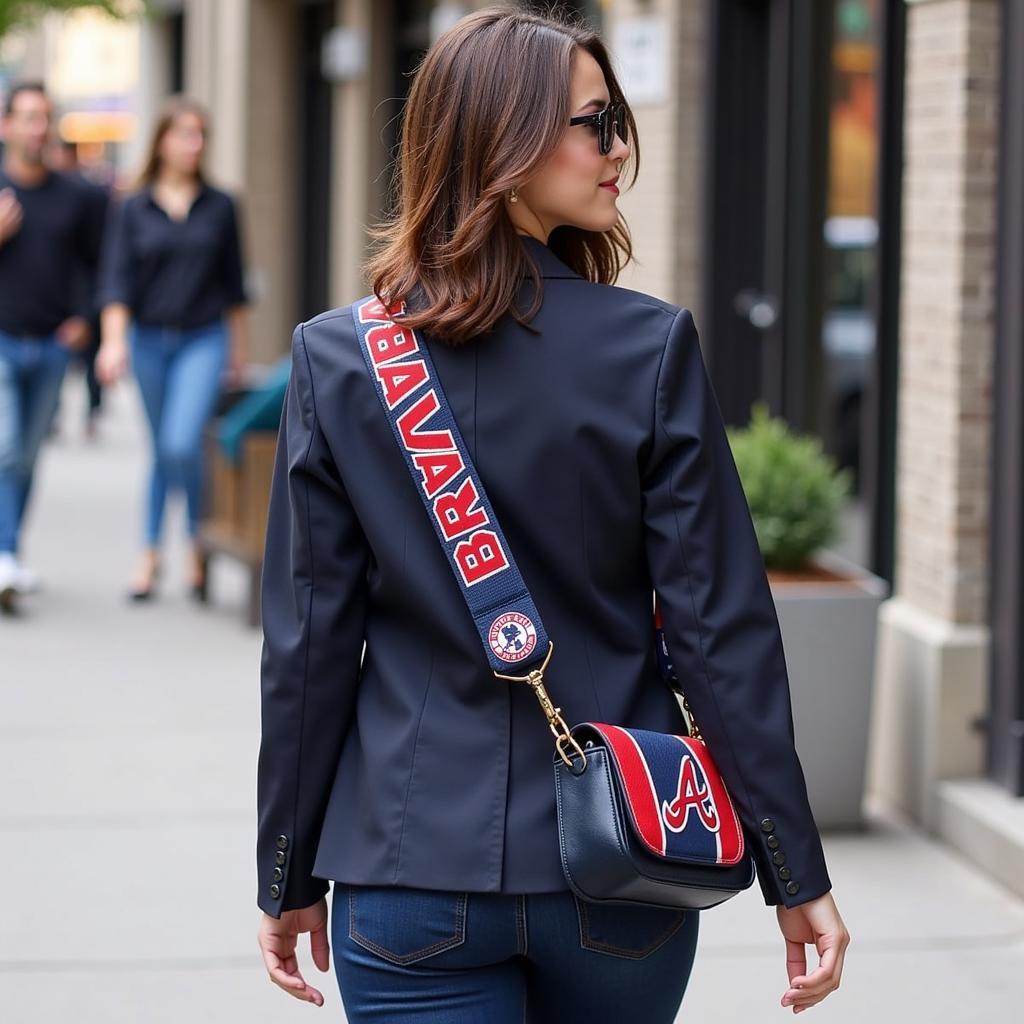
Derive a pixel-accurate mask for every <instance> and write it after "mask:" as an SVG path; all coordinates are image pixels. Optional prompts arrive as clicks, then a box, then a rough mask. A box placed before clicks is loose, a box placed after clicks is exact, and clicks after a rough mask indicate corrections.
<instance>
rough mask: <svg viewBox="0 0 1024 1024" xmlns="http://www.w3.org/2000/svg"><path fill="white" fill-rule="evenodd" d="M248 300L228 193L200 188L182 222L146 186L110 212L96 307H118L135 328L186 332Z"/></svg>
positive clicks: (235, 224) (236, 220)
mask: <svg viewBox="0 0 1024 1024" xmlns="http://www.w3.org/2000/svg"><path fill="white" fill-rule="evenodd" d="M245 301H246V295H245V290H244V287H243V283H242V258H241V245H240V242H239V231H238V218H237V215H236V212H235V204H234V201H233V200H232V198H231V197H230V196H229V195H228V194H227V193H226V192H221V191H220V190H219V189H216V188H213V187H212V186H211V185H208V184H205V183H204V184H202V185H201V186H200V190H199V194H198V195H197V196H196V198H195V200H194V202H193V203H192V206H191V208H190V209H189V212H188V216H187V217H186V218H185V219H184V220H181V221H178V220H174V219H173V218H171V217H169V216H168V215H167V212H166V211H165V210H164V209H163V207H161V206H160V205H158V204H157V202H156V201H155V200H154V199H153V196H152V193H151V191H150V190H149V189H148V188H144V189H142V190H141V191H139V192H136V193H134V194H133V195H131V196H129V197H128V198H127V199H125V200H124V201H123V202H122V203H120V204H118V205H116V206H114V207H113V208H112V210H111V215H110V218H109V221H108V229H107V233H106V236H105V238H104V242H103V261H102V269H101V272H100V304H101V305H106V304H107V303H110V302H122V303H124V304H125V305H126V306H128V308H129V309H130V310H131V312H132V316H133V317H134V318H135V319H136V320H137V321H139V322H140V323H144V324H151V325H156V326H162V327H178V328H183V329H189V328H192V327H199V326H201V325H203V324H206V323H209V322H210V321H211V320H216V319H217V318H218V317H220V316H221V315H223V313H224V311H225V310H226V309H227V308H228V307H229V306H234V305H238V304H240V303H243V302H245Z"/></svg>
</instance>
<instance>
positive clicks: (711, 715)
mask: <svg viewBox="0 0 1024 1024" xmlns="http://www.w3.org/2000/svg"><path fill="white" fill-rule="evenodd" d="M635 148H636V125H635V122H634V119H633V115H632V113H631V112H630V111H629V108H628V106H627V105H626V104H625V102H624V98H623V95H622V91H621V89H620V86H619V83H618V82H617V80H616V78H615V75H614V73H613V71H612V68H611V65H610V62H609V58H608V54H607V52H606V50H605V48H604V46H603V44H602V43H601V40H600V39H599V38H598V37H597V36H595V35H593V34H591V33H589V32H586V31H583V30H582V29H579V28H576V27H572V26H569V25H564V24H561V23H559V22H557V21H551V20H547V19H545V18H541V17H538V16H534V15H531V14H527V13H523V12H522V11H521V10H518V9H516V8H511V9H508V8H497V9H487V10H482V11H479V12H476V13H474V14H471V15H469V16H467V17H465V18H463V19H462V20H460V21H459V22H458V23H457V24H456V25H454V26H453V27H452V28H451V29H449V30H448V31H447V32H445V33H444V34H443V35H442V36H441V37H440V38H439V39H438V40H437V41H436V42H435V43H434V45H433V46H432V47H431V49H430V51H429V52H428V53H427V55H426V57H425V59H424V61H423V63H422V64H421V66H420V67H419V68H418V70H417V72H416V76H415V79H414V81H413V84H412V88H411V91H410V94H409V99H408V103H407V105H406V110H405V115H404V122H403V130H402V141H401V152H400V165H399V169H398V171H399V181H398V184H399V193H398V194H399V203H398V208H397V213H396V216H395V218H394V220H393V221H391V222H390V223H388V224H386V225H384V226H383V227H382V228H381V229H380V230H379V231H378V232H377V233H378V235H379V237H380V240H381V242H382V244H381V246H380V248H379V251H378V252H377V253H376V255H375V257H374V258H373V259H372V260H371V262H370V264H369V267H368V271H369V274H368V277H369V280H371V281H372V282H373V285H374V292H375V293H376V295H377V297H378V299H381V300H385V304H388V303H396V302H398V301H399V300H404V301H406V303H407V312H406V313H405V314H403V313H402V312H401V311H400V310H398V309H396V311H395V312H396V322H397V323H399V324H404V325H407V326H408V327H411V328H416V329H418V330H419V332H420V333H421V337H422V342H423V345H424V346H425V347H426V348H428V349H429V351H430V355H431V358H432V361H433V363H434V366H435V367H436V372H437V376H438V378H439V379H440V382H441V384H442V385H443V389H444V391H445V393H446V395H447V397H448V400H449V402H450V404H451V407H452V413H453V415H454V417H455V419H456V421H457V423H458V426H459V429H460V432H461V434H462V437H463V438H464V439H465V442H466V445H467V447H468V451H469V454H470V457H471V458H472V460H473V461H474V463H475V465H476V468H477V471H478V473H479V476H480V479H481V480H482V482H483V484H484V486H485V488H486V490H487V492H488V494H489V497H490V501H491V505H492V506H493V510H494V513H495V515H496V516H497V519H498V521H499V523H500V524H501V527H502V529H503V531H504V534H505V538H506V539H507V542H508V545H509V547H510V548H511V552H512V554H513V556H514V558H515V560H516V562H517V563H518V566H519V568H520V570H521V572H522V575H523V578H524V580H525V581H526V584H527V586H528V588H529V590H530V592H531V594H532V595H533V597H534V599H535V601H536V606H537V608H538V610H539V611H540V613H541V615H542V616H543V619H544V623H545V625H546V627H547V629H548V630H549V632H550V634H551V636H552V638H553V639H554V640H555V641H556V643H557V645H558V650H557V651H555V653H554V658H553V661H552V664H551V666H550V668H549V669H548V671H547V672H546V674H545V683H546V686H547V689H548V691H549V693H550V694H551V697H552V700H553V701H555V702H556V703H558V704H560V705H561V706H563V707H564V708H565V714H566V716H567V717H569V716H571V721H573V722H579V721H600V722H610V723H617V724H623V725H627V726H631V727H636V728H640V729H651V730H657V731H660V732H680V731H682V729H683V724H682V717H681V714H680V711H679V708H678V706H677V704H676V702H675V698H674V697H673V695H672V693H671V692H670V691H669V689H668V687H667V686H666V685H665V684H664V683H663V682H662V680H661V678H660V677H659V674H658V668H657V664H656V655H655V648H654V629H653V619H652V592H653V591H656V592H657V594H658V596H659V600H660V607H661V611H662V617H663V622H664V628H665V635H666V640H667V643H668V646H669V650H670V652H671V658H672V661H673V663H674V666H675V668H676V671H677V673H678V675H679V677H680V679H681V680H682V681H683V684H684V686H685V688H686V691H687V694H688V697H689V700H690V703H691V705H692V707H693V709H694V711H695V713H696V716H697V719H698V721H699V722H700V724H701V729H702V731H703V735H704V737H705V739H706V741H707V744H708V747H709V749H710V750H711V752H712V753H713V755H714V757H715V759H716V763H717V764H718V766H719V768H720V771H721V773H722V776H723V779H724V780H725V783H726V785H727V787H728V789H729V791H730V793H731V794H732V795H733V797H734V800H735V802H736V805H737V809H738V811H739V814H740V816H741V819H742V823H743V826H744V833H745V835H746V841H747V843H748V845H749V847H750V849H751V851H752V854H753V857H754V860H755V863H756V866H757V874H758V879H759V881H760V884H761V890H762V893H763V896H764V899H765V902H766V903H767V904H769V905H772V906H775V907H776V912H777V915H778V922H779V926H780V929H781V931H782V933H783V936H784V938H785V947H784V948H785V954H786V955H785V961H786V969H787V972H788V981H789V984H788V986H787V987H786V988H785V990H784V992H783V993H782V996H781V1002H782V1004H783V1005H784V1006H789V1007H792V1008H793V1010H794V1012H800V1011H801V1010H803V1009H804V1008H806V1007H808V1006H812V1005H814V1004H815V1003H817V1002H819V1001H820V1000H821V999H823V998H824V997H825V996H826V995H827V994H828V993H829V992H831V991H832V990H833V989H834V988H835V987H836V986H837V985H838V983H839V978H840V974H841V971H842V961H843V955H844V952H845V949H846V945H847V942H848V940H849V936H848V933H847V932H846V929H845V927H844V925H843V922H842V920H841V919H840V917H839V914H838V911H837V909H836V905H835V903H834V901H833V899H832V895H831V892H830V889H831V880H830V879H829V876H828V872H827V870H826V866H825V859H824V855H823V852H822V847H821V842H820V839H819V836H818V832H817V829H816V828H815V824H814V820H813V818H812V816H811V811H810V808H809V805H808V801H807V792H806V786H805V783H804V778H803V774H802V772H801V768H800V763H799V759H798V757H797V754H796V751H795V749H794V745H793V722H792V714H791V708H790V698H789V688H788V681H787V676H786V665H785V660H784V657H783V650H782V641H781V636H780V633H779V628H778V622H777V619H776V617H775V609H774V604H773V602H772V597H771V592H770V590H769V587H768V582H767V579H766V576H765V572H764V566H763V561H762V559H761V556H760V552H759V549H758V545H757V539H756V536H755V534H754V529H753V524H752V522H751V519H750V514H749V510H748V508H747V505H746V500H745V498H744V495H743V491H742V487H741V485H740V482H739V477H738V475H737V472H736V468H735V464H734V463H733V461H732V458H731V454H730V449H729V446H728V441H727V439H726V435H725V430H724V426H723V423H722V419H721V416H720V414H719V410H718V406H717V403H716V401H715V398H714V394H713V392H712V390H711V385H710V382H709V379H708V376H707V373H706V370H705V367H704V363H703V361H702V357H701V352H700V346H699V343H698V339H697V334H696V329H695V327H694V323H693V318H692V316H691V315H690V312H689V311H688V310H687V309H685V308H681V307H678V306H674V305H672V304H671V303H668V302H664V301H662V300H660V299H658V298H655V297H653V296H650V295H646V294H644V293H642V292H637V291H630V290H627V289H624V288H616V287H612V285H611V283H612V281H614V279H615V277H616V275H617V273H618V270H619V268H620V266H621V265H622V264H623V263H624V262H625V261H626V260H627V259H628V258H629V256H630V246H629V236H628V233H627V230H626V226H625V224H624V222H623V221H622V218H621V216H620V215H619V212H618V209H617V207H616V197H617V195H618V191H619V190H618V185H617V182H618V181H619V175H620V172H621V170H622V168H623V167H624V165H625V164H626V163H627V161H629V160H630V159H631V157H632V156H633V155H634V152H635ZM634 179H635V174H634ZM401 337H402V335H400V334H399V332H397V331H395V330H390V329H384V331H383V333H381V334H380V335H379V338H378V344H379V345H383V346H385V349H386V344H388V343H386V338H393V339H397V340H395V341H394V344H395V345H396V346H397V345H399V344H405V345H408V339H407V338H406V340H405V341H404V342H402V341H401V340H400V339H401ZM385 361H386V360H385V359H382V360H381V363H382V364H383V363H384V362H385ZM409 366H411V364H409ZM402 372H404V373H405V376H406V377H407V378H408V377H411V376H413V374H412V370H411V369H409V368H408V367H406V366H403V368H402ZM399 379H400V378H399ZM399 386H400V385H399V383H398V380H397V379H396V383H395V387H396V388H397V387H399ZM375 388H376V385H375V383H374V382H373V380H372V379H371V377H370V375H369V373H368V371H367V366H366V363H365V362H364V358H363V353H362V351H361V340H360V338H359V337H358V336H357V334H356V330H355V324H354V322H353V318H352V310H351V307H345V308H342V309H337V310H331V311H329V312H327V313H324V314H322V315H321V316H318V317H316V318H314V319H313V320H311V321H309V322H307V323H304V324H302V325H300V326H299V327H298V328H297V330H296V332H295V337H294V341H293V364H292V375H291V380H290V385H289V390H288V395H287V400H286V407H285V413H284V417H283V420H282V425H281V434H280V439H279V443H278V453H277V463H276V468H275V473H274V481H273V487H272V496H271V504H270V521H269V527H268V534H267V546H266V558H265V562H264V572H263V623H264V637H265V642H264V649H263V675H262V685H263V738H262V744H261V749H260V763H259V776H258V805H259V834H258V841H257V868H258V882H259V890H258V903H259V905H260V907H261V908H262V909H263V910H264V916H263V919H262V923H261V926H260V931H259V940H260V945H261V948H262V950H263V955H264V960H265V963H266V966H267V970H268V972H269V974H270V977H271V979H272V980H273V981H274V982H275V983H276V984H278V985H279V986H280V987H281V988H283V989H284V990H285V991H287V992H289V993H290V994H291V995H293V996H295V997H296V998H298V999H301V1000H306V1001H308V1002H312V1003H315V1004H318V1005H319V1004H322V1002H323V999H322V996H321V994H320V992H319V991H318V990H317V989H316V988H315V987H313V986H312V985H309V984H307V983H306V981H305V979H304V978H303V976H302V973H301V972H300V970H299V967H298V962H297V958H296V945H297V941H296V940H297V936H298V935H299V934H300V933H302V932H307V931H308V932H309V933H310V942H311V949H312V954H313V960H314V962H315V963H316V965H317V966H318V967H319V968H320V969H321V970H326V969H327V968H328V959H329V946H330V945H333V950H334V962H335V969H336V973H337V977H338V981H339V984H340V988H341V994H342V998H343V1000H344V1003H345V1012H346V1015H347V1018H348V1020H349V1021H350V1022H352V1024H360V1022H364V1021H371V1020H372V1021H380V1020H386V1021H388V1022H390V1024H404V1022H411V1021H430V1022H432V1024H451V1022H460V1024H476V1022H480V1024H485V1022H486V1024H520V1022H522V1021H533V1022H555V1021H590V1022H607V1024H613V1022H614V1024H621V1022H622V1021H627V1020H634V1019H635V1020H643V1021H645V1022H651V1024H668V1022H670V1021H672V1020H674V1019H675V1016H676V1013H677V1011H678V1008H679V1004H680V1000H681V999H682V996H683V993H684V990H685V988H686V985H687V981H688V979H689V976H690V969H691V965H692V962H693V958H694V952H695V948H696V942H697V930H698V919H699V914H698V913H696V912H692V911H686V910H678V909H671V908H664V907H660V906H659V907H646V906H643V907H641V906H630V905H608V904H595V903H593V902H591V901H584V900H581V899H579V898H577V897H576V895H575V894H574V893H573V892H572V891H571V890H570V889H569V887H568V885H567V882H566V879H565V876H564V873H563V871H562V867H561V862H560V859H559V842H558V823H557V817H556V808H555V796H554V789H553V780H552V767H551V765H552V744H551V734H550V733H549V731H548V728H547V724H546V722H545V720H544V717H543V716H542V715H541V714H540V712H539V710H538V708H537V706H536V702H535V700H534V697H533V694H532V693H531V692H530V689H529V687H526V686H523V685H522V684H521V683H515V682H512V683H509V682H503V681H502V680H500V679H496V678H495V676H494V674H493V673H492V672H491V671H490V669H489V666H488V661H487V658H486V657H485V656H484V654H483V652H482V649H481V641H480V636H479V634H478V633H477V630H476V627H475V625H474V622H473V619H472V617H471V616H469V615H467V614H466V611H467V609H466V604H465V602H464V599H463V595H462V591H461V589H460V586H459V584H458V583H457V582H456V579H455V577H454V575H453V573H452V571H451V569H450V566H449V565H448V563H447V556H446V555H445V553H444V552H443V550H442V549H441V548H440V545H439V544H438V539H437V536H436V534H435V532H434V529H433V526H432V524H431V522H430V521H429V520H428V517H427V515H425V514H424V507H423V502H422V500H421V497H422V496H421V495H420V494H418V493H417V486H416V484H415V482H414V481H412V480H411V479H410V476H409V472H408V470H407V468H406V465H405V462H404V459H403V456H402V454H401V453H400V452H399V451H398V450H397V446H396V443H395V437H394V436H393V434H392V431H391V427H390V424H389V422H388V419H387V418H386V417H385V416H384V414H383V410H382V409H381V407H380V403H379V401H378V396H377V392H376V390H375ZM428 397H429V396H428V395H426V394H425V395H423V396H422V398H423V400H424V402H425V401H426V400H427V399H428ZM409 401H410V402H412V399H411V398H410V399H409ZM420 404H423V403H422V402H421V403H420ZM421 426H422V429H424V430H427V431H431V430H435V431H440V429H441V426H442V424H441V423H439V422H436V421H435V420H430V419H428V420H426V421H425V423H424V424H422V425H421ZM421 472H423V474H424V481H425V482H427V481H428V480H432V479H433V478H432V477H430V476H429V475H428V473H427V471H426V470H425V469H422V470H421ZM438 500H440V499H438ZM449 511H450V507H449ZM478 511H479V510H477V512H478ZM464 514H466V515H467V516H469V514H470V513H469V511H466V510H464ZM456 518H457V517H456ZM456 525H458V523H456ZM481 529H482V527H481ZM458 535H459V533H458V531H456V536H458ZM328 880H334V882H335V887H334V894H333V921H332V936H331V942H330V943H329V940H328V929H327V902H326V899H325V894H326V892H327V890H328V888H329V882H328ZM806 943H814V944H815V945H816V947H817V949H818V952H819V953H820V954H821V962H820V963H819V964H818V965H817V966H816V967H815V968H814V969H813V970H812V971H810V972H808V971H807V967H806V962H805V950H804V946H805V944H806ZM780 967H781V965H780Z"/></svg>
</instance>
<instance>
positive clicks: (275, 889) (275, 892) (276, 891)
mask: <svg viewBox="0 0 1024 1024" xmlns="http://www.w3.org/2000/svg"><path fill="white" fill-rule="evenodd" d="M789 884H790V885H792V884H793V883H792V882H790V883H789ZM270 895H271V896H273V897H274V899H275V900H276V899H277V897H278V896H280V895H281V886H279V885H278V884H277V882H275V883H274V884H273V885H272V886H271V887H270Z"/></svg>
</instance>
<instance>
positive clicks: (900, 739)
mask: <svg viewBox="0 0 1024 1024" xmlns="http://www.w3.org/2000/svg"><path fill="white" fill-rule="evenodd" d="M907 16H908V18H907V54H906V87H905V88H906V109H905V167H904V180H903V210H904V214H903V217H904V220H903V266H902V296H901V310H900V366H899V399H898V417H897V418H898V431H899V434H898V447H897V467H896V474H897V483H896V509H897V512H896V566H895V579H894V587H893V597H892V598H890V599H889V600H888V601H887V602H885V604H884V605H883V606H882V610H881V613H880V620H879V635H878V654H877V672H876V682H877V699H876V702H875V722H874V726H873V750H872V759H871V769H870V785H871V788H872V789H873V790H874V791H875V792H877V793H878V794H880V795H882V796H883V797H885V798H887V799H889V800H890V801H893V802H895V803H896V804H897V805H899V806H900V807H902V808H903V809H904V810H905V811H907V812H909V814H910V815H911V816H912V817H913V818H915V819H917V820H918V821H919V822H921V823H922V824H923V825H925V826H926V827H927V828H929V829H931V830H933V831H934V830H937V829H938V827H939V820H938V819H939V802H938V787H939V784H940V783H941V781H942V780H944V779H950V778H957V777H963V776H972V775H978V774H980V773H981V772H982V770H983V758H984V738H983V735H982V734H981V733H980V732H979V731H977V729H975V728H974V727H973V722H974V721H975V719H976V718H977V717H978V716H980V715H981V714H982V713H983V712H984V709H985V707H986V703H987V689H988V645H989V630H988V626H987V624H986V616H987V612H986V601H987V593H986V584H987V576H988V560H987V548H988V531H989V525H988V520H989V516H988V502H989V468H988V466H989V449H990V422H991V364H992V348H993V331H994V312H995V299H994V280H995V253H996V248H995V241H996V222H995V212H996V185H997V154H998V131H997V129H998V99H999V49H1000V45H999V44H1000V38H999V29H1000V4H999V3H998V2H997V0H913V2H911V0H908V10H907Z"/></svg>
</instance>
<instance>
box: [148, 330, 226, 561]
mask: <svg viewBox="0 0 1024 1024" xmlns="http://www.w3.org/2000/svg"><path fill="white" fill-rule="evenodd" d="M131 350H132V366H133V368H134V371H135V377H136V379H137V380H138V382H139V391H140V392H141V393H142V404H143V406H144V407H145V410H146V420H147V421H148V423H149V431H150V437H151V440H152V445H153V464H152V468H151V470H150V475H149V493H148V497H147V511H146V526H145V541H146V544H147V545H148V546H149V547H156V546H157V544H158V543H159V541H160V532H161V528H162V525H163V517H164V504H165V502H166V499H167V492H168V490H180V491H184V493H185V500H186V505H187V510H188V531H189V535H190V536H192V537H194V536H195V535H196V532H197V530H198V528H199V519H200V516H201V515H202V498H203V461H202V450H203V428H204V427H205V426H206V422H207V420H208V419H209V418H210V415H211V414H212V412H213V410H214V407H215V406H216V404H217V396H218V395H219V394H220V378H221V373H222V372H223V370H224V366H225V364H226V362H227V328H226V326H225V324H224V322H223V321H222V320H215V321H214V322H212V323H210V324H206V325H204V326H202V327H197V328H194V329H191V330H178V329H176V328H172V327H151V326H149V325H145V324H138V323H135V324H132V330H131Z"/></svg>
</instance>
